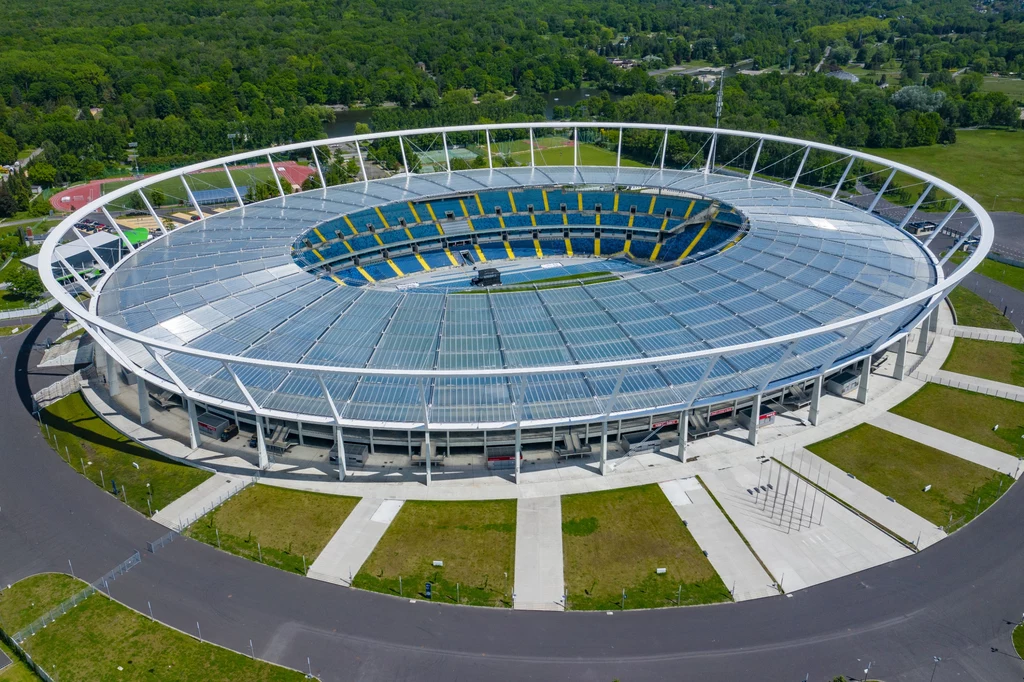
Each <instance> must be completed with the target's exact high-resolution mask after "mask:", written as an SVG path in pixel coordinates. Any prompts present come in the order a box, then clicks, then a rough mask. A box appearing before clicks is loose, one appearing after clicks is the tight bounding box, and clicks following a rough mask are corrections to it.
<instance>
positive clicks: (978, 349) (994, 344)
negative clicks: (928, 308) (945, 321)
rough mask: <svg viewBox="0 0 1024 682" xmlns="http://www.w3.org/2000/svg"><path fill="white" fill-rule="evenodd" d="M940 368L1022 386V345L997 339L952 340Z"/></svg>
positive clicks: (1023, 365)
mask: <svg viewBox="0 0 1024 682" xmlns="http://www.w3.org/2000/svg"><path fill="white" fill-rule="evenodd" d="M942 369H945V370H948V371H950V372H959V373H961V374H970V375H971V376H975V377H981V378H982V379H991V380H992V381H1001V382H1003V383H1004V384H1014V385H1016V386H1024V346H1021V345H1017V344H1013V343H999V342H998V341H976V340H974V339H954V341H953V350H952V352H950V354H949V357H948V358H946V362H945V363H944V364H943V365H942Z"/></svg>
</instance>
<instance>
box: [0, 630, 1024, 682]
mask: <svg viewBox="0 0 1024 682" xmlns="http://www.w3.org/2000/svg"><path fill="white" fill-rule="evenodd" d="M1013 648H1014V650H1016V652H1017V655H1018V656H1020V657H1021V658H1024V626H1022V625H1018V626H1017V627H1015V628H1014V629H1013ZM0 679H3V676H2V675H0Z"/></svg>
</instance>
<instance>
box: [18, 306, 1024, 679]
mask: <svg viewBox="0 0 1024 682" xmlns="http://www.w3.org/2000/svg"><path fill="white" fill-rule="evenodd" d="M55 324H56V322H54V321H52V320H50V319H49V318H45V319H43V320H42V321H40V322H39V323H38V324H37V325H36V326H35V327H34V328H33V329H32V330H31V331H30V332H29V334H27V335H23V336H19V337H16V338H15V339H5V340H3V341H0V349H2V350H3V352H2V353H0V355H3V356H4V357H3V359H2V361H0V386H2V387H3V390H2V391H0V407H2V410H3V411H2V414H3V415H4V418H3V419H2V420H0V442H3V443H6V444H7V445H6V447H3V448H0V583H2V584H4V585H6V584H7V583H12V582H14V581H16V580H18V579H20V578H22V577H25V576H27V575H30V574H33V573H37V572H40V571H66V570H68V559H69V558H70V559H71V560H72V561H73V564H74V568H75V571H76V573H77V575H79V576H80V577H84V578H86V579H90V580H92V579H95V578H96V577H98V576H99V575H101V574H102V573H103V572H105V571H106V570H108V569H109V568H111V567H112V566H113V565H115V564H116V563H118V562H119V561H121V560H123V559H125V558H127V556H128V555H129V554H130V553H131V552H132V551H134V550H135V549H136V548H143V547H144V546H145V541H146V540H152V539H155V538H156V537H158V536H160V535H162V534H163V533H164V529H163V528H162V527H161V526H158V525H157V524H155V523H152V522H150V521H149V520H147V519H145V518H143V517H142V516H140V515H138V514H137V513H135V512H134V511H132V510H131V509H129V508H128V507H126V506H124V505H122V504H121V503H119V502H117V501H116V500H115V499H112V498H111V496H110V495H109V494H107V493H105V492H104V491H102V490H100V489H99V488H97V487H96V486H95V485H93V484H92V483H90V482H88V481H87V480H86V479H85V478H83V477H82V476H80V475H78V474H75V473H74V472H73V471H72V470H71V469H69V467H68V466H67V464H66V463H64V462H63V461H62V460H61V459H60V458H59V457H58V456H57V455H56V454H55V453H54V452H53V451H52V450H51V448H50V447H49V446H48V445H47V444H46V442H45V441H44V439H43V438H42V437H41V436H40V434H39V430H38V427H37V425H36V422H35V420H34V419H33V417H32V416H31V414H30V413H29V410H28V408H27V406H26V405H25V403H24V399H23V398H21V397H20V396H24V395H27V394H28V393H29V392H31V390H33V389H38V388H40V387H42V386H44V385H46V384H49V383H51V382H52V381H54V380H55V377H54V376H52V375H44V374H40V373H35V372H33V371H32V370H31V369H30V368H33V367H35V365H36V363H37V362H38V360H39V353H38V351H34V350H32V345H31V344H32V343H33V342H35V341H36V340H38V339H43V338H45V337H46V336H54V337H55V336H56V335H57V333H56V331H55V329H54V325H55ZM19 344H20V346H19ZM1021 518H1024V487H1022V486H1020V485H1016V486H1013V487H1012V488H1011V489H1010V490H1009V492H1007V493H1006V494H1005V495H1004V496H1003V498H1002V499H1001V500H1000V501H999V502H998V503H996V505H994V506H993V507H992V508H991V509H990V510H989V511H988V512H986V513H985V514H983V515H982V516H981V517H980V518H979V519H978V520H976V521H975V522H973V523H971V524H970V526H969V527H968V528H967V529H966V530H963V531H960V532H957V533H955V534H953V535H952V536H951V537H949V538H948V539H947V540H945V541H943V542H940V543H938V544H936V545H933V546H931V547H929V548H928V549H926V550H924V551H923V552H921V553H919V554H917V555H915V556H911V557H908V558H907V559H904V560H900V561H896V562H893V563H890V564H886V565H883V566H878V567H876V568H874V569H870V570H868V571H864V572H862V573H858V574H855V575H851V576H848V577H846V578H841V579H839V580H834V581H832V582H829V583H825V584H822V585H818V586H816V587H813V588H809V589H806V590H802V591H799V592H796V593H794V594H792V595H787V596H785V597H773V598H769V599H761V600H756V601H749V602H744V603H741V604H729V605H720V606H711V607H692V608H684V609H663V610H657V611H646V612H624V613H619V612H617V613H614V614H613V615H607V614H605V613H537V612H512V611H500V610H492V609H482V608H470V607H454V606H443V605H435V604H428V603H423V602H419V603H410V602H409V601H408V600H401V599H397V598H392V597H387V596H383V595H378V594H372V593H369V592H362V591H359V590H348V589H345V588H340V587H336V586H333V585H328V584H325V583H319V582H316V581H313V580H309V579H306V578H302V577H300V576H297V575H293V574H289V573H284V572H282V571H277V570H275V569H272V568H268V567H266V566H263V565H260V564H256V563H253V562H250V561H246V560H244V559H240V558H237V557H234V556H230V555H228V554H225V553H222V552H219V551H218V550H216V549H214V548H212V547H208V546H206V545H203V544H200V543H197V542H193V541H189V540H183V539H178V540H175V541H174V542H173V543H171V544H170V545H168V546H167V547H165V548H164V549H162V550H160V551H159V552H158V553H157V554H155V555H153V554H148V553H146V552H145V551H144V550H143V561H142V564H141V565H140V566H138V567H137V568H135V569H133V570H132V571H131V572H129V573H128V574H127V575H126V576H124V577H122V578H121V579H119V580H118V581H117V582H116V583H113V584H112V586H111V591H112V594H113V596H114V598H116V599H119V600H121V601H123V602H124V603H126V604H128V605H130V606H133V607H135V608H137V609H139V610H140V611H145V610H146V602H147V601H149V602H151V603H152V607H153V611H154V614H155V615H156V617H157V618H158V619H160V620H162V621H164V622H165V623H167V624H169V625H172V626H175V627H178V628H180V629H182V630H184V631H186V632H190V633H194V632H195V628H196V622H197V621H198V622H199V623H200V625H201V627H202V633H203V636H204V637H205V638H206V639H208V640H212V641H214V642H217V643H219V644H222V645H225V646H228V647H231V648H233V649H235V650H238V651H243V652H247V651H248V648H249V639H250V638H251V639H252V640H253V644H254V646H255V650H256V654H257V655H258V656H260V657H262V658H266V659H268V660H272V661H275V662H278V663H282V664H284V665H288V666H291V667H293V668H297V669H300V670H305V669H306V665H307V664H306V658H307V656H308V657H309V658H310V660H311V661H312V669H313V672H314V673H315V674H317V675H318V676H320V677H321V678H322V679H324V680H353V679H365V680H384V679H387V680H433V679H437V680H476V679H502V680H517V679H536V680H553V679H567V680H568V679H571V680H609V681H610V680H613V679H621V680H624V681H626V680H628V681H630V682H632V681H635V680H666V679H673V680H741V679H759V680H793V681H794V682H796V681H798V680H803V679H804V676H805V675H808V674H809V676H810V678H809V679H811V680H825V679H831V678H832V677H833V676H834V675H838V674H845V675H847V676H850V677H856V678H860V677H862V676H863V671H864V668H866V667H867V664H868V662H869V661H871V662H873V666H872V668H871V677H873V678H875V677H877V678H881V679H885V680H889V681H891V680H921V681H922V682H923V681H926V680H934V682H941V681H944V680H1013V679H1022V678H1024V663H1022V662H1021V661H1020V659H1018V658H1017V656H1016V654H1014V652H1013V649H1012V646H1011V644H1010V632H1011V630H1012V623H1013V622H1015V621H1017V620H1019V619H1020V618H1021V616H1022V612H1024V542H1022V538H1024V533H1022V531H1021V528H1020V519H1021ZM933 656H939V657H941V659H942V661H941V662H940V663H939V664H938V665H937V666H936V665H935V664H934V663H933V658H932V657H933ZM933 673H934V677H932V675H933Z"/></svg>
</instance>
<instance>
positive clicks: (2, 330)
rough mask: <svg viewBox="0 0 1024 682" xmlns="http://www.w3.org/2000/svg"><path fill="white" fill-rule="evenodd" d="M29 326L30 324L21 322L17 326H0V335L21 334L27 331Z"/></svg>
mask: <svg viewBox="0 0 1024 682" xmlns="http://www.w3.org/2000/svg"><path fill="white" fill-rule="evenodd" d="M31 327H32V325H31V324H23V325H21V326H19V327H0V336H14V335H15V334H22V333H24V332H27V331H28V330H29V329H30V328H31Z"/></svg>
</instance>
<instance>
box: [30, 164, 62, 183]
mask: <svg viewBox="0 0 1024 682" xmlns="http://www.w3.org/2000/svg"><path fill="white" fill-rule="evenodd" d="M28 179H29V180H31V181H32V183H33V184H36V185H42V186H43V187H49V186H51V185H52V184H53V183H54V182H55V181H56V180H57V169H56V168H54V167H53V166H51V165H50V164H48V163H46V162H45V161H36V162H35V163H33V164H32V165H31V166H29V167H28Z"/></svg>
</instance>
